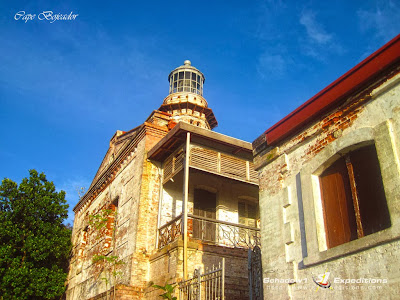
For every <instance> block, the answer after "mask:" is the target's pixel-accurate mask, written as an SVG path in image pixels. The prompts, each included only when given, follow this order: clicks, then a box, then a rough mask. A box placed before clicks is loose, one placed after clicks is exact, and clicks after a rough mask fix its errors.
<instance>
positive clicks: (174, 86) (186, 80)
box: [168, 71, 204, 95]
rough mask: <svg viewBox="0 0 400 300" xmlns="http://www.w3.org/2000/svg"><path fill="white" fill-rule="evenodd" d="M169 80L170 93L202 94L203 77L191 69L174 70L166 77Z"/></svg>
mask: <svg viewBox="0 0 400 300" xmlns="http://www.w3.org/2000/svg"><path fill="white" fill-rule="evenodd" d="M168 80H169V81H170V93H176V92H191V93H195V94H198V95H202V94H203V82H204V78H201V77H200V75H198V74H196V73H195V72H191V71H180V72H178V71H176V72H175V73H174V74H173V75H171V76H170V77H169V79H168Z"/></svg>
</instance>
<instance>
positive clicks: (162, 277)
mask: <svg viewBox="0 0 400 300" xmlns="http://www.w3.org/2000/svg"><path fill="white" fill-rule="evenodd" d="M247 251H248V250H247V249H233V248H227V247H221V246H214V245H208V244H203V243H201V242H199V241H189V243H188V274H189V277H191V276H192V275H193V272H194V270H195V269H199V268H200V269H201V270H202V273H204V271H205V270H210V269H211V268H212V266H213V265H214V266H216V267H217V266H218V264H219V263H221V262H222V258H223V257H224V258H225V272H226V273H225V295H226V299H230V300H242V299H248V261H247V257H248V253H247ZM150 277H151V282H153V283H154V284H158V285H164V284H165V283H166V282H168V283H176V282H177V281H180V280H182V278H183V241H182V240H177V241H175V242H174V243H171V244H169V245H167V246H166V247H164V248H163V249H161V250H160V251H159V252H158V253H156V254H154V255H152V256H151V258H150ZM176 293H178V291H177V292H176ZM157 295H159V291H158V290H156V289H154V288H148V289H147V291H146V299H149V300H156V299H158V297H157Z"/></svg>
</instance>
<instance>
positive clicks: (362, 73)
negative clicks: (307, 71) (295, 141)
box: [264, 34, 400, 145]
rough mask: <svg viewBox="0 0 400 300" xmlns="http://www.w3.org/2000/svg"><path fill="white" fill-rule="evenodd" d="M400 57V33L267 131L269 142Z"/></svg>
mask: <svg viewBox="0 0 400 300" xmlns="http://www.w3.org/2000/svg"><path fill="white" fill-rule="evenodd" d="M399 58H400V34H399V35H398V36H396V37H395V38H394V39H392V40H391V41H390V42H388V43H387V44H386V45H384V46H383V47H382V48H380V49H379V50H377V51H376V52H374V53H373V54H371V55H370V56H369V57H367V58H366V59H364V60H363V61H362V62H360V63H359V64H358V65H356V66H355V67H354V68H352V69H351V70H350V71H348V72H347V73H345V74H344V75H342V76H341V77H340V78H338V79H337V80H335V81H334V82H332V83H331V84H330V85H328V86H327V87H326V88H324V89H323V90H322V91H320V92H319V93H318V94H316V95H315V96H313V97H312V98H310V99H309V100H308V101H307V102H305V103H304V104H302V105H301V106H299V107H298V108H297V109H295V110H294V111H293V112H291V113H290V114H288V115H287V116H286V117H284V118H283V119H282V120H280V121H279V122H278V123H276V124H275V125H273V126H272V127H270V128H269V129H267V131H265V133H264V134H265V139H266V141H267V144H268V145H271V144H275V143H277V142H279V141H281V140H283V139H284V138H286V137H288V136H289V135H290V134H294V133H295V132H296V131H297V130H299V129H300V127H302V126H304V125H305V124H306V123H308V122H310V121H313V120H314V119H315V118H316V117H318V116H320V115H321V114H323V113H325V112H326V111H327V110H328V109H329V108H332V106H333V105H335V104H337V103H339V102H340V101H342V100H343V99H344V97H346V96H349V95H350V94H351V93H352V92H354V91H355V90H357V89H358V88H360V87H361V86H363V85H365V84H367V83H368V82H370V81H371V80H372V79H374V78H375V77H376V76H377V75H378V74H380V73H381V72H382V71H383V70H385V69H387V68H388V67H390V66H392V65H393V64H394V63H396V62H398V61H399Z"/></svg>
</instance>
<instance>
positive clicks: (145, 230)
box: [67, 61, 259, 299]
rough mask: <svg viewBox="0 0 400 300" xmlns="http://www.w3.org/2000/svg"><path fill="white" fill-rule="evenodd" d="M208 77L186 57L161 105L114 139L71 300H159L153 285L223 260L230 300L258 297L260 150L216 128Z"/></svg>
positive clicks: (93, 201) (81, 242) (77, 253)
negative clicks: (253, 266) (251, 286)
mask: <svg viewBox="0 0 400 300" xmlns="http://www.w3.org/2000/svg"><path fill="white" fill-rule="evenodd" d="M204 80H205V78H204V75H203V74H202V73H201V72H200V71H199V70H198V69H196V68H194V67H193V66H192V65H191V63H190V61H185V63H184V65H183V66H180V67H178V68H177V69H175V70H173V71H172V72H171V73H170V75H169V77H168V81H169V84H170V87H169V95H168V96H167V97H166V98H165V99H164V101H163V102H162V105H161V106H160V108H159V109H158V110H156V111H153V112H152V113H151V115H150V116H149V117H148V119H147V120H146V121H145V122H144V123H143V124H141V125H140V126H138V127H136V128H134V129H132V130H130V131H127V132H123V131H117V132H116V133H115V135H114V136H113V137H112V138H111V140H110V147H109V149H108V151H107V153H106V155H105V157H104V159H103V162H102V163H101V165H100V167H99V169H98V171H97V174H96V175H95V177H94V179H93V182H92V184H91V186H90V187H89V189H88V190H87V192H86V194H85V195H84V196H83V197H82V198H81V199H80V201H79V203H78V204H77V205H76V206H75V208H74V212H75V220H74V226H73V233H72V240H73V256H72V259H71V262H70V271H69V276H68V287H67V299H106V298H107V296H109V295H110V294H115V296H116V298H117V299H157V295H158V294H159V291H158V290H155V289H154V288H152V287H151V286H152V285H153V284H158V285H164V284H165V283H166V282H169V283H176V282H179V281H181V280H182V279H185V278H188V277H190V276H191V274H193V272H194V270H195V269H200V270H202V271H203V272H204V270H206V269H207V268H210V267H211V266H212V265H217V264H218V263H219V262H221V260H222V258H225V261H226V270H225V274H226V276H225V290H226V297H227V299H246V298H248V283H247V278H248V270H247V266H248V262H247V257H248V253H247V249H248V248H251V247H253V246H254V245H256V244H257V243H258V241H259V229H258V225H259V222H258V220H259V214H258V179H257V173H256V171H255V170H254V165H253V162H252V160H253V155H252V146H251V144H250V143H248V142H244V141H241V140H238V139H235V138H232V137H229V136H225V135H222V134H219V133H216V132H214V131H212V129H213V128H214V127H215V126H216V125H217V121H216V118H215V116H214V114H213V111H212V110H211V109H210V108H209V107H208V103H207V101H206V100H205V99H204V97H203V84H204Z"/></svg>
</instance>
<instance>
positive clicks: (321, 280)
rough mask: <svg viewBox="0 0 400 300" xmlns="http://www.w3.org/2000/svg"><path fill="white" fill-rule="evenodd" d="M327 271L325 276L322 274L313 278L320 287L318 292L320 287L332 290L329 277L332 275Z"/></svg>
mask: <svg viewBox="0 0 400 300" xmlns="http://www.w3.org/2000/svg"><path fill="white" fill-rule="evenodd" d="M327 271H328V270H326V271H325V273H324V274H320V275H317V276H315V277H314V276H313V281H314V282H315V284H316V285H318V287H317V291H318V289H319V288H320V287H322V288H324V289H332V287H331V282H330V281H329V276H330V275H331V273H330V272H327Z"/></svg>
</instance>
